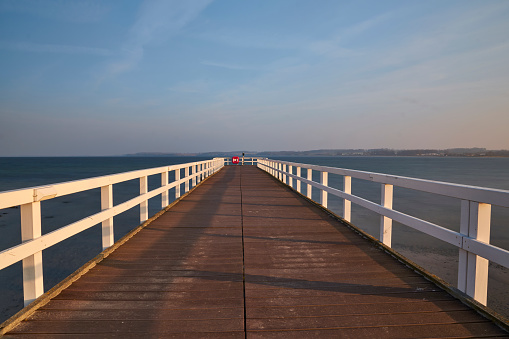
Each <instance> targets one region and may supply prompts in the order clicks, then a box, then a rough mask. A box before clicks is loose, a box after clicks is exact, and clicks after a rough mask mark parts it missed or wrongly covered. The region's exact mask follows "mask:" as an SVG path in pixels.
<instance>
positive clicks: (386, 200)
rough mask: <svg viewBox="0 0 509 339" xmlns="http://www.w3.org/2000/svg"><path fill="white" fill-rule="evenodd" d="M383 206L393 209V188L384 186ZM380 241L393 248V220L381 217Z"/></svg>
mask: <svg viewBox="0 0 509 339" xmlns="http://www.w3.org/2000/svg"><path fill="white" fill-rule="evenodd" d="M381 195H382V196H381V203H380V204H381V205H382V206H383V207H386V208H390V209H392V197H393V186H392V185H388V184H382V194H381ZM380 241H381V242H383V243H384V244H385V245H387V246H389V247H391V246H392V219H390V218H387V217H386V216H383V215H381V216H380Z"/></svg>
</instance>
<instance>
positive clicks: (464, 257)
mask: <svg viewBox="0 0 509 339" xmlns="http://www.w3.org/2000/svg"><path fill="white" fill-rule="evenodd" d="M469 226H470V201H468V200H461V217H460V233H461V234H463V235H464V236H467V237H468V229H469ZM458 255H459V257H458V289H459V290H460V291H462V292H465V293H467V271H468V252H467V251H466V250H464V249H462V248H460V249H459V254H458Z"/></svg>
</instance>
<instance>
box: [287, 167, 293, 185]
mask: <svg viewBox="0 0 509 339" xmlns="http://www.w3.org/2000/svg"><path fill="white" fill-rule="evenodd" d="M288 173H289V174H293V166H292V165H288ZM288 186H290V187H293V178H292V177H290V176H288Z"/></svg>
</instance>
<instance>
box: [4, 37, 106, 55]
mask: <svg viewBox="0 0 509 339" xmlns="http://www.w3.org/2000/svg"><path fill="white" fill-rule="evenodd" d="M0 49H7V50H16V51H25V52H35V53H64V54H89V55H98V56H109V55H111V54H112V52H111V51H110V50H109V49H105V48H96V47H85V46H73V45H54V44H39V43H33V42H5V41H3V42H0Z"/></svg>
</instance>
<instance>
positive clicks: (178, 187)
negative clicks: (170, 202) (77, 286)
mask: <svg viewBox="0 0 509 339" xmlns="http://www.w3.org/2000/svg"><path fill="white" fill-rule="evenodd" d="M178 181H180V168H177V169H176V170H175V182H178ZM178 198H180V183H178V184H177V186H175V200H176V199H178Z"/></svg>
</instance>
